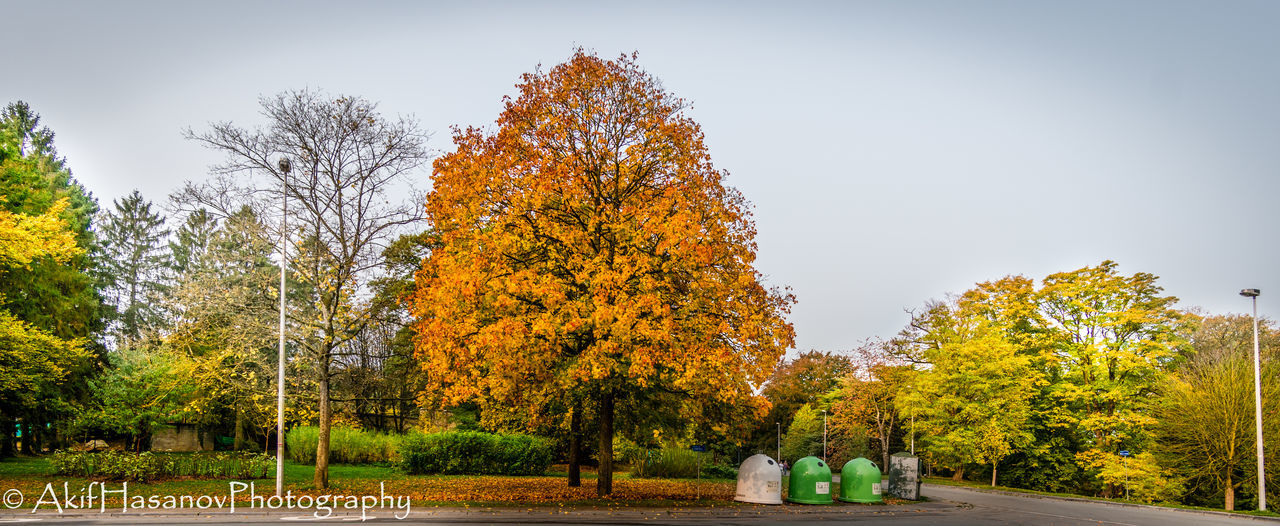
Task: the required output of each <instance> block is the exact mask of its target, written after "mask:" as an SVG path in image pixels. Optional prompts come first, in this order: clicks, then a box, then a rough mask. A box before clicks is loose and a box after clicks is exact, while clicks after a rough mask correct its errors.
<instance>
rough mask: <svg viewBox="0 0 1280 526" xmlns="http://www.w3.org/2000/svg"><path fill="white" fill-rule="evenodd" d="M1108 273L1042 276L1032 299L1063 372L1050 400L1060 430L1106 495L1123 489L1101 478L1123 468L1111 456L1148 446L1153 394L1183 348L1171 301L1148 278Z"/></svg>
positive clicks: (1111, 266)
mask: <svg viewBox="0 0 1280 526" xmlns="http://www.w3.org/2000/svg"><path fill="white" fill-rule="evenodd" d="M1116 266H1117V265H1116V263H1115V262H1112V261H1104V262H1102V263H1101V264H1100V265H1098V266H1096V267H1084V268H1082V269H1079V270H1075V271H1071V272H1062V273H1057V274H1053V275H1050V276H1048V277H1046V278H1045V279H1044V287H1043V288H1042V289H1041V291H1040V293H1039V297H1040V305H1041V310H1042V312H1043V315H1044V317H1045V319H1046V320H1047V321H1048V323H1049V325H1050V327H1051V328H1052V329H1053V331H1054V337H1055V340H1056V342H1055V343H1056V354H1057V359H1058V360H1059V362H1058V363H1059V364H1060V367H1061V370H1062V371H1063V373H1062V378H1061V381H1060V382H1057V383H1056V385H1055V386H1054V390H1053V396H1055V397H1057V399H1058V400H1059V401H1060V404H1061V405H1062V407H1064V408H1065V409H1066V411H1065V412H1063V413H1062V416H1063V417H1064V423H1066V424H1068V425H1071V426H1073V427H1075V428H1076V429H1078V430H1079V431H1080V432H1082V433H1084V437H1085V440H1086V444H1087V447H1086V449H1085V450H1084V451H1081V452H1079V453H1078V454H1077V459H1078V460H1079V461H1080V463H1081V465H1082V466H1084V467H1086V468H1088V469H1093V470H1097V471H1098V473H1099V474H1100V475H1099V477H1100V479H1101V480H1102V481H1103V482H1104V483H1105V484H1107V488H1106V490H1105V493H1106V494H1107V495H1109V496H1110V495H1114V494H1115V488H1116V487H1117V485H1119V484H1123V480H1121V479H1118V478H1116V477H1114V476H1108V475H1107V473H1117V472H1119V469H1118V468H1117V465H1118V464H1121V463H1123V462H1125V460H1124V459H1123V458H1122V457H1121V456H1120V455H1119V454H1118V452H1119V451H1120V450H1131V451H1135V452H1141V451H1145V450H1146V449H1147V448H1148V447H1150V445H1151V429H1152V427H1153V426H1154V425H1155V424H1156V421H1155V418H1154V417H1153V416H1152V411H1151V410H1152V405H1153V403H1154V402H1155V400H1156V396H1155V393H1156V387H1157V386H1158V385H1159V384H1160V382H1161V381H1162V380H1163V377H1164V375H1165V374H1166V371H1167V369H1168V367H1169V366H1170V364H1172V363H1173V362H1174V360H1175V358H1176V357H1177V350H1178V348H1179V347H1180V346H1181V345H1182V343H1183V342H1182V340H1181V338H1180V337H1179V334H1180V331H1181V327H1180V324H1181V315H1180V314H1179V313H1178V312H1177V311H1175V310H1174V309H1173V308H1172V305H1173V304H1174V303H1175V302H1176V301H1177V298H1174V297H1172V296H1164V295H1162V294H1161V292H1162V291H1163V289H1161V287H1159V286H1158V285H1156V280H1157V278H1156V276H1154V275H1151V274H1147V273H1142V272H1140V273H1137V274H1134V275H1132V276H1124V275H1121V274H1119V273H1118V272H1117V270H1116ZM1108 468H1113V469H1108Z"/></svg>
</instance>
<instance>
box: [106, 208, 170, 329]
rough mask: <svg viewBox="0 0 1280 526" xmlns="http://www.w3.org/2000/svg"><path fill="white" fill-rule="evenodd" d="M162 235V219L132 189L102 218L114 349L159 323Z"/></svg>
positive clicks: (164, 265) (166, 261) (165, 260)
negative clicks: (113, 311)
mask: <svg viewBox="0 0 1280 526" xmlns="http://www.w3.org/2000/svg"><path fill="white" fill-rule="evenodd" d="M168 235H169V231H168V230H167V229H166V228H164V218H163V217H161V216H160V214H159V213H157V212H153V211H152V209H151V202H150V201H147V200H146V199H144V198H143V197H142V194H141V193H140V192H138V191H137V190H134V191H133V193H131V194H129V195H128V196H127V197H125V198H124V199H117V200H115V209H114V210H112V211H110V212H108V213H107V217H106V223H105V224H104V225H103V241H104V245H105V249H106V254H107V256H108V260H107V262H106V264H107V266H108V268H109V269H110V276H111V278H112V280H111V287H110V288H109V289H108V297H109V298H110V301H111V303H112V304H113V305H114V306H115V308H116V320H115V323H114V324H113V327H112V335H113V336H114V337H115V338H116V345H117V346H121V347H123V346H127V345H131V344H134V343H136V342H138V340H139V339H140V338H141V337H142V336H143V335H144V334H148V333H149V332H150V331H153V330H155V329H158V328H159V327H160V324H161V323H162V322H163V321H164V318H165V315H164V308H163V301H162V300H163V294H164V292H165V289H166V286H165V283H166V281H167V278H168V277H167V276H166V269H168V268H169V267H170V253H169V252H168V251H167V250H166V249H167V248H168V247H167V246H166V245H165V238H166V237H168Z"/></svg>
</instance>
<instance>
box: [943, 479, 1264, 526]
mask: <svg viewBox="0 0 1280 526" xmlns="http://www.w3.org/2000/svg"><path fill="white" fill-rule="evenodd" d="M924 481H925V482H926V483H929V484H937V485H940V486H964V487H971V488H977V489H995V490H1000V491H1012V492H1016V493H1029V494H1032V495H1049V496H1053V497H1070V498H1075V499H1089V500H1096V501H1100V502H1127V503H1131V504H1146V505H1150V506H1160V507H1162V508H1176V509H1183V510H1202V511H1226V510H1224V509H1222V508H1205V507H1202V506H1187V505H1184V504H1178V503H1173V502H1142V501H1137V500H1127V499H1106V498H1102V497H1093V496H1089V495H1076V494H1074V493H1052V492H1048V491H1034V490H1029V489H1022V488H1010V487H1005V486H996V487H994V488H993V487H991V485H990V484H987V483H983V482H976V481H972V480H962V481H954V480H951V479H950V478H943V477H925V478H924ZM1268 493H1270V492H1268ZM1231 513H1238V514H1241V515H1258V516H1263V517H1280V513H1276V512H1274V511H1258V510H1236V511H1233V512H1231Z"/></svg>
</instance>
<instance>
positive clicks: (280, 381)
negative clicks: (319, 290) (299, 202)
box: [276, 157, 291, 497]
mask: <svg viewBox="0 0 1280 526" xmlns="http://www.w3.org/2000/svg"><path fill="white" fill-rule="evenodd" d="M279 167H280V173H281V174H283V177H282V178H281V182H280V197H281V204H280V356H279V363H278V364H277V369H276V496H279V497H282V496H284V287H285V283H284V275H285V268H286V267H288V266H289V258H288V257H286V252H287V250H288V247H289V229H288V224H289V219H288V215H289V169H290V168H291V166H290V164H289V158H288V157H281V158H280V165H279Z"/></svg>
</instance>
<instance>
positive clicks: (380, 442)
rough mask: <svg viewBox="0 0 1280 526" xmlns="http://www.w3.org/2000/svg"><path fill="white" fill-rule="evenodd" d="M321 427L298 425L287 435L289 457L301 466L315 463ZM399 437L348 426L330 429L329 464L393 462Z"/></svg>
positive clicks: (398, 447)
mask: <svg viewBox="0 0 1280 526" xmlns="http://www.w3.org/2000/svg"><path fill="white" fill-rule="evenodd" d="M319 437H320V428H318V427H315V426H299V427H295V428H293V429H290V430H289V432H288V433H286V434H285V444H286V445H287V446H289V458H290V459H292V460H293V461H294V462H297V463H300V464H314V463H315V461H316V443H317V442H318V441H319ZM402 439H403V438H402V437H401V436H400V435H389V434H386V433H378V432H374V431H365V430H362V429H352V428H349V427H331V428H329V462H332V463H335V464H376V463H382V462H392V461H394V460H395V459H396V453H397V452H398V451H399V450H400V442H401V440H402Z"/></svg>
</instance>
